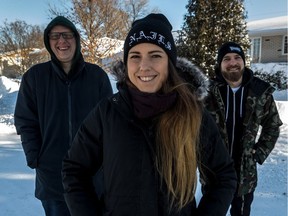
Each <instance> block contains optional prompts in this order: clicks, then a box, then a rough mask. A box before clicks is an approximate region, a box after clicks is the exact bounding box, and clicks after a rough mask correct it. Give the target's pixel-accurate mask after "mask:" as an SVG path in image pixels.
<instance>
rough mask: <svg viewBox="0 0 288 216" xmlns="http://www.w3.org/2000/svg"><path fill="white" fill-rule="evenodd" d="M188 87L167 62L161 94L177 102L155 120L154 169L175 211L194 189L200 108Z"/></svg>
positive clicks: (189, 200)
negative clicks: (174, 97)
mask: <svg viewBox="0 0 288 216" xmlns="http://www.w3.org/2000/svg"><path fill="white" fill-rule="evenodd" d="M188 85H189V84H188V83H185V82H184V81H183V80H182V79H181V78H180V76H179V75H178V73H177V71H176V69H175V67H174V66H173V64H172V63H171V62H169V77H168V80H167V82H166V84H165V86H164V87H163V91H164V92H170V91H176V92H177V94H178V98H177V101H176V103H175V105H174V106H173V107H172V108H170V109H169V110H167V111H166V112H165V113H163V114H162V115H161V117H160V119H159V123H158V128H157V134H156V139H157V145H156V146H157V147H156V150H157V153H156V154H157V158H156V163H157V164H156V165H157V169H158V172H159V173H160V175H161V177H162V180H163V181H164V183H165V184H166V185H167V188H168V195H169V200H170V204H171V205H170V207H172V206H173V205H176V207H177V208H178V210H180V209H181V208H182V207H183V206H185V205H186V204H188V203H189V202H191V201H192V200H193V198H194V196H195V191H196V186H197V174H196V170H197V160H198V155H197V146H198V142H199V133H200V132H199V131H200V124H201V119H202V106H201V104H200V103H199V101H198V100H197V98H196V96H195V94H193V92H192V91H191V89H189V88H188Z"/></svg>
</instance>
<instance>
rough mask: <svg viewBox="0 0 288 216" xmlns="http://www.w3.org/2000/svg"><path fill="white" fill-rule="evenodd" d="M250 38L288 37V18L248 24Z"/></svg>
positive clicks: (263, 20)
mask: <svg viewBox="0 0 288 216" xmlns="http://www.w3.org/2000/svg"><path fill="white" fill-rule="evenodd" d="M247 29H248V32H249V36H250V37H251V36H271V35H287V29H288V16H280V17H274V18H269V19H262V20H255V21H251V22H248V23H247Z"/></svg>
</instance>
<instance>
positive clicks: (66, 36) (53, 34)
mask: <svg viewBox="0 0 288 216" xmlns="http://www.w3.org/2000/svg"><path fill="white" fill-rule="evenodd" d="M48 36H49V38H50V40H59V39H60V36H62V38H63V39H65V40H66V39H72V38H74V33H73V32H51V33H49V34H48Z"/></svg>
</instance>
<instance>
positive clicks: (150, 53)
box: [127, 43, 168, 93]
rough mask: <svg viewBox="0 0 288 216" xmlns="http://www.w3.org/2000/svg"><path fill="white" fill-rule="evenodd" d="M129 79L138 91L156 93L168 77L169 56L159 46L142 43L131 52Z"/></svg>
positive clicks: (128, 62)
mask: <svg viewBox="0 0 288 216" xmlns="http://www.w3.org/2000/svg"><path fill="white" fill-rule="evenodd" d="M127 69H128V77H129V79H130V81H131V82H132V83H133V84H134V85H135V86H136V87H137V88H138V90H140V91H142V92H147V93H155V92H157V91H159V90H160V89H161V87H162V86H163V83H164V82H166V80H167V77H168V55H167V54H166V52H165V51H164V50H163V49H162V48H161V47H159V46H157V45H154V44H151V43H141V44H138V45H136V46H134V47H132V48H131V49H130V50H129V53H128V58H127Z"/></svg>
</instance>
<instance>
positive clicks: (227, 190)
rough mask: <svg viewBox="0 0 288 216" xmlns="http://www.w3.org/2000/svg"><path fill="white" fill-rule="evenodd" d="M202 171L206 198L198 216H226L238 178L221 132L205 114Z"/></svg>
mask: <svg viewBox="0 0 288 216" xmlns="http://www.w3.org/2000/svg"><path fill="white" fill-rule="evenodd" d="M199 171H200V182H201V183H202V194H203V196H202V198H201V199H200V202H199V205H198V210H197V211H198V215H201V216H205V215H215V216H216V215H217V216H221V215H223V216H225V215H226V213H227V211H228V209H229V206H230V203H231V201H232V199H233V196H234V193H235V190H236V185H237V177H236V172H235V170H234V164H233V162H232V159H231V158H230V156H229V154H228V151H227V149H226V147H225V146H224V144H223V142H222V140H221V136H220V133H219V131H218V128H217V126H216V124H215V122H214V120H213V119H212V117H211V116H210V114H208V113H207V112H206V111H204V114H203V120H202V129H201V138H200V161H199Z"/></svg>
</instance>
